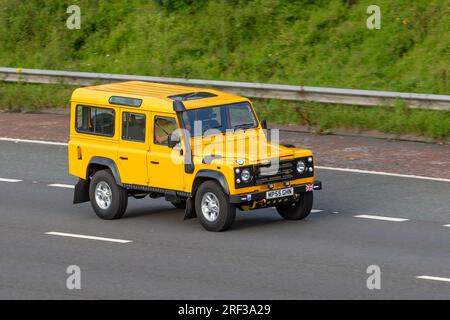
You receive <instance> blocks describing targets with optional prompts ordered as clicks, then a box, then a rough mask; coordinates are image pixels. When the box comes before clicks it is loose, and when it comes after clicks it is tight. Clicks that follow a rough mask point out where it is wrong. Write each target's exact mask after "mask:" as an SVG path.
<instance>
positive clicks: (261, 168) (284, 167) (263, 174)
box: [255, 157, 314, 185]
mask: <svg viewBox="0 0 450 320" xmlns="http://www.w3.org/2000/svg"><path fill="white" fill-rule="evenodd" d="M298 160H302V161H304V162H305V164H306V167H307V168H306V170H305V172H304V173H303V174H299V173H298V172H297V161H298ZM272 164H273V167H272V166H271V165H272ZM313 166H314V164H313V163H312V162H308V157H305V158H299V159H288V160H280V161H279V163H278V166H276V165H275V163H274V162H273V163H268V164H259V165H256V166H255V183H256V184H257V185H261V184H268V183H276V182H283V181H288V180H294V179H300V178H307V177H312V176H313V175H314V172H310V171H309V167H313Z"/></svg>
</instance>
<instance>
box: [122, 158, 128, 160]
mask: <svg viewBox="0 0 450 320" xmlns="http://www.w3.org/2000/svg"><path fill="white" fill-rule="evenodd" d="M120 160H128V158H127V157H120Z"/></svg>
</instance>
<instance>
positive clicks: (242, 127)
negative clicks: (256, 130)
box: [233, 123, 255, 131]
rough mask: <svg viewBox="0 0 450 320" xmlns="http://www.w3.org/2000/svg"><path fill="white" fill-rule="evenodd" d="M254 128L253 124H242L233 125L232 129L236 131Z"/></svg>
mask: <svg viewBox="0 0 450 320" xmlns="http://www.w3.org/2000/svg"><path fill="white" fill-rule="evenodd" d="M254 126H255V124H254V123H242V124H238V125H235V126H234V127H233V129H234V130H235V131H236V130H237V129H250V128H253V127H254Z"/></svg>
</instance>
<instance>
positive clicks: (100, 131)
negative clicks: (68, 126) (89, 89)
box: [75, 106, 114, 137]
mask: <svg viewBox="0 0 450 320" xmlns="http://www.w3.org/2000/svg"><path fill="white" fill-rule="evenodd" d="M75 126H76V129H77V131H78V132H82V133H90V134H95V135H102V136H108V137H112V136H114V110H113V109H108V108H99V107H89V106H77V118H76V124H75Z"/></svg>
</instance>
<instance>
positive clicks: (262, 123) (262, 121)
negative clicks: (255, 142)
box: [261, 120, 267, 130]
mask: <svg viewBox="0 0 450 320" xmlns="http://www.w3.org/2000/svg"><path fill="white" fill-rule="evenodd" d="M261 127H262V128H263V129H265V130H267V121H266V120H261Z"/></svg>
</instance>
